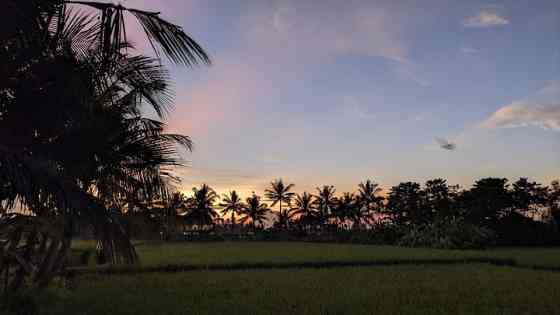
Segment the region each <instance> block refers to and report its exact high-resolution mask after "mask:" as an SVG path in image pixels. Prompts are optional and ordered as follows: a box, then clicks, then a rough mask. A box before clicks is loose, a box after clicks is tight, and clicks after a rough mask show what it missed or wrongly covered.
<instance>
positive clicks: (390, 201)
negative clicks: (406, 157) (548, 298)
mask: <svg viewBox="0 0 560 315" xmlns="http://www.w3.org/2000/svg"><path fill="white" fill-rule="evenodd" d="M279 183H281V184H280V185H279ZM271 186H274V187H276V188H274V189H273V188H269V189H267V190H266V191H265V196H267V198H268V200H270V201H272V202H274V201H275V200H277V202H278V203H279V202H280V200H282V201H283V202H284V204H289V207H286V208H282V210H280V208H278V210H277V211H272V210H270V209H269V208H268V205H266V204H264V203H263V202H261V197H260V196H258V195H256V194H255V193H253V195H252V196H251V197H249V198H247V199H246V201H245V202H243V201H241V200H242V199H241V197H240V196H239V195H238V194H237V192H235V191H232V192H230V193H229V194H226V195H224V197H223V199H222V202H221V203H220V204H219V205H215V202H217V198H216V196H214V195H212V196H213V197H212V198H209V199H208V198H206V197H204V198H201V192H205V191H212V189H211V188H209V187H208V186H206V185H202V186H201V188H200V189H197V188H195V189H194V192H195V193H194V196H193V197H191V198H190V199H188V200H193V199H200V200H206V201H204V202H202V203H200V204H203V205H204V206H197V207H194V208H193V207H192V206H188V204H189V202H186V204H187V206H186V208H187V209H189V210H188V211H187V215H186V216H185V218H189V217H190V216H194V215H196V216H199V214H198V211H199V210H197V209H206V210H204V211H203V213H206V219H205V220H206V221H205V222H206V223H205V224H209V223H208V222H209V221H210V220H212V219H213V220H216V219H217V218H218V216H217V212H215V210H214V209H222V213H223V214H224V215H231V219H230V221H229V222H230V224H229V225H227V226H224V228H238V227H242V226H244V225H246V226H247V227H249V228H250V229H252V230H255V229H256V228H257V227H259V228H260V229H266V228H267V226H268V227H270V228H271V229H272V230H273V231H279V230H283V231H287V232H294V233H297V235H300V236H301V235H307V236H308V237H318V236H320V235H330V237H331V238H330V239H333V238H334V239H337V235H339V236H340V235H346V234H340V233H343V232H344V233H346V232H348V233H351V234H356V235H363V233H367V234H368V235H370V236H368V238H369V239H371V238H373V239H378V240H380V241H378V242H382V243H389V244H400V245H407V246H433V247H446V248H463V247H482V246H488V245H492V244H503V245H529V244H542V245H553V244H559V245H560V233H559V229H558V227H559V226H560V222H559V221H558V220H559V219H560V211H559V208H560V184H558V182H557V181H555V182H553V183H551V185H550V186H548V187H547V186H543V185H541V184H539V183H536V182H531V181H529V180H528V179H527V178H520V179H519V180H517V181H515V182H514V183H512V184H509V183H508V180H507V179H504V178H483V179H480V180H478V181H476V182H475V183H474V184H473V186H472V188H470V189H461V188H460V187H459V186H457V185H449V184H448V183H447V181H446V180H444V179H441V178H438V179H433V180H428V181H427V182H426V183H425V184H424V185H421V184H419V183H415V182H404V183H400V184H398V185H396V186H394V187H392V188H391V189H390V190H389V191H388V192H383V190H382V189H381V187H380V186H379V185H378V184H376V183H375V182H373V181H371V180H366V181H364V182H362V183H360V184H359V185H358V187H357V190H356V192H343V193H342V194H339V195H335V192H336V189H335V188H334V186H329V185H325V186H322V187H321V188H317V192H318V193H317V194H316V195H312V194H310V193H308V192H305V191H304V192H302V193H301V194H297V193H292V192H291V191H289V189H291V187H293V185H290V186H286V185H284V184H283V181H282V180H281V179H278V180H276V181H274V182H273V185H271ZM287 187H290V188H287ZM286 192H290V194H288V195H286ZM202 195H204V196H206V194H202ZM282 196H283V197H282ZM197 204H199V203H197ZM189 211H190V212H189ZM189 213H190V214H189ZM271 214H273V215H271ZM236 218H238V219H239V220H236ZM236 222H239V223H240V225H239V226H238V225H236ZM215 223H217V222H215ZM337 233H338V234H337Z"/></svg>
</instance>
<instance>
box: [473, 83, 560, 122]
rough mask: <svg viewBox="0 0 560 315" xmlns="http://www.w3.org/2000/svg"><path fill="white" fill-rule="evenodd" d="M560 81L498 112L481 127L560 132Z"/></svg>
mask: <svg viewBox="0 0 560 315" xmlns="http://www.w3.org/2000/svg"><path fill="white" fill-rule="evenodd" d="M559 99H560V81H551V82H548V84H546V85H545V86H544V87H543V88H541V89H540V90H538V91H537V92H536V93H535V94H534V95H532V96H531V97H529V98H527V99H524V100H518V101H514V102H512V103H510V104H508V105H505V106H502V107H501V108H499V109H498V110H496V111H495V112H494V113H493V114H492V115H490V117H488V119H486V120H485V121H483V122H482V123H481V124H480V125H479V127H483V128H487V129H495V128H515V127H528V126H536V127H540V128H542V129H548V130H560V103H559V102H558V100H559Z"/></svg>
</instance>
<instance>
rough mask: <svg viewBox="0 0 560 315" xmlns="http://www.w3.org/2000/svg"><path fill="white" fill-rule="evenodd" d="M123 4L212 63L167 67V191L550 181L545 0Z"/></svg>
mask: <svg viewBox="0 0 560 315" xmlns="http://www.w3.org/2000/svg"><path fill="white" fill-rule="evenodd" d="M122 3H123V4H124V5H125V6H129V7H136V8H144V9H150V10H155V11H160V12H161V14H162V17H164V18H166V19H168V20H170V21H172V22H174V23H176V24H179V25H181V26H183V28H184V29H185V31H186V32H187V33H189V34H190V35H191V36H192V37H194V38H195V39H196V40H197V41H198V42H199V43H200V44H201V45H202V46H203V47H204V48H205V49H206V50H207V51H208V52H209V54H210V56H211V58H212V61H213V64H212V65H211V66H210V67H204V66H201V67H195V68H185V67H180V66H176V65H171V64H170V65H169V66H170V69H171V72H172V76H173V80H174V88H175V94H176V96H175V104H176V105H175V109H174V111H173V112H172V114H171V115H169V117H168V126H169V131H171V132H178V133H182V134H185V135H189V136H190V137H191V138H192V140H193V142H194V151H193V152H192V153H185V154H184V158H185V160H186V161H187V162H188V165H189V167H187V168H183V169H180V170H177V172H178V174H180V176H181V178H182V183H181V185H180V186H179V189H180V190H182V191H185V192H188V191H190V189H191V187H193V186H195V185H200V184H201V183H207V184H209V185H210V186H212V187H213V188H215V189H216V190H217V191H218V192H220V193H222V192H227V191H228V190H232V189H236V190H237V191H238V192H241V193H242V194H243V195H248V194H249V193H250V192H251V191H255V192H257V193H259V194H262V191H263V190H264V188H265V187H266V186H267V185H268V184H269V183H270V181H271V180H273V179H275V178H279V177H281V178H283V179H284V181H286V182H291V183H295V184H296V187H295V190H296V191H298V192H301V191H303V190H307V191H313V190H314V189H315V187H317V186H320V185H325V184H329V185H335V186H336V187H337V191H338V192H343V191H354V190H355V189H356V186H357V184H358V183H359V182H361V181H364V180H366V179H372V180H374V181H376V182H378V183H379V184H380V185H381V186H382V187H384V188H385V189H388V188H390V187H391V186H394V185H396V184H398V183H399V182H403V181H417V182H425V181H426V180H428V179H431V178H438V177H441V178H446V179H448V182H449V183H450V184H459V185H461V186H463V187H469V186H470V185H471V184H472V183H473V181H474V180H476V179H479V178H482V177H488V176H497V177H506V178H509V179H512V180H514V179H516V178H519V177H521V176H523V177H529V178H530V179H532V180H537V181H540V182H543V183H549V182H550V181H551V180H553V179H556V178H560V2H558V1H555V0H552V1H544V0H543V1H536V0H535V1H528V0H519V1H503V2H488V1H476V0H475V1H444V0H433V1H432V0H426V1H405V0H403V1H352V0H347V1H329V0H321V1H314V0H304V1H302V0H299V1H298V0H293V1H292V0H282V1H266V0H259V1H256V0H255V1H249V0H247V1H233V0H231V1H213V0H160V1H154V0H127V1H122ZM142 45H144V44H142V43H141V42H140V43H138V45H137V46H138V47H139V48H140V49H142ZM436 139H445V141H448V142H451V143H453V144H455V149H454V150H445V149H444V148H442V147H441V146H440V143H438V141H436Z"/></svg>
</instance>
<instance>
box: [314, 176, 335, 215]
mask: <svg viewBox="0 0 560 315" xmlns="http://www.w3.org/2000/svg"><path fill="white" fill-rule="evenodd" d="M335 192H336V189H335V188H334V186H332V185H331V186H328V185H324V186H323V187H321V188H319V187H317V195H315V203H316V207H317V210H318V211H319V213H318V215H319V220H320V221H321V223H325V222H326V221H327V220H328V219H329V218H330V216H331V215H332V213H333V209H334V207H335V205H336V197H335V195H334V194H335Z"/></svg>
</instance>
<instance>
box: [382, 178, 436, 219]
mask: <svg viewBox="0 0 560 315" xmlns="http://www.w3.org/2000/svg"><path fill="white" fill-rule="evenodd" d="M422 201H423V192H422V189H421V188H420V184H418V183H414V182H406V183H400V184H399V185H397V186H394V187H393V188H391V191H390V192H389V198H388V202H387V210H388V211H389V215H390V216H391V218H392V219H393V221H394V222H395V223H397V224H399V225H403V224H419V223H421V222H425V221H427V220H429V219H428V218H426V217H424V213H423V212H424V211H423V202H422Z"/></svg>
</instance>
